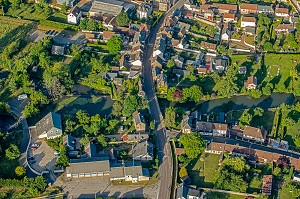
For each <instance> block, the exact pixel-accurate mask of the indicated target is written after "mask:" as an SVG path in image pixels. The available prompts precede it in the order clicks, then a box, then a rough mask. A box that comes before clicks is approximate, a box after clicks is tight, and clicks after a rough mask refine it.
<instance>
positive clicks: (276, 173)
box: [273, 167, 281, 176]
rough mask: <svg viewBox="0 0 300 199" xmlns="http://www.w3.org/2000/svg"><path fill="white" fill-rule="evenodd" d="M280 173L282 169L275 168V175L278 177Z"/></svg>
mask: <svg viewBox="0 0 300 199" xmlns="http://www.w3.org/2000/svg"><path fill="white" fill-rule="evenodd" d="M280 173H281V169H280V168H279V167H275V169H274V170H273V175H274V176H278V175H279V174H280Z"/></svg>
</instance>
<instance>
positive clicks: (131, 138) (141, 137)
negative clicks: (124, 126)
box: [121, 133, 149, 142]
mask: <svg viewBox="0 0 300 199" xmlns="http://www.w3.org/2000/svg"><path fill="white" fill-rule="evenodd" d="M148 139H149V135H148V134H142V133H138V134H127V135H123V136H122V137H121V140H122V141H123V142H142V141H145V140H148Z"/></svg>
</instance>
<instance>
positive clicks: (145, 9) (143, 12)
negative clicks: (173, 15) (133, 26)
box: [136, 3, 152, 19]
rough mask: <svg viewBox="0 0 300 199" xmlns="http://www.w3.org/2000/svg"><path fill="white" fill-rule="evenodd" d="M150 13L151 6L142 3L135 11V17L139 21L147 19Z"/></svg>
mask: <svg viewBox="0 0 300 199" xmlns="http://www.w3.org/2000/svg"><path fill="white" fill-rule="evenodd" d="M151 13H152V5H151V4H146V3H143V4H141V5H140V6H139V7H138V9H137V10H136V16H137V18H139V19H148V17H149V16H150V15H151Z"/></svg>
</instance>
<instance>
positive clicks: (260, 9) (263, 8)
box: [257, 5, 274, 16]
mask: <svg viewBox="0 0 300 199" xmlns="http://www.w3.org/2000/svg"><path fill="white" fill-rule="evenodd" d="M257 13H259V14H266V15H269V16H272V15H274V9H273V8H272V5H270V6H267V5H258V6H257Z"/></svg>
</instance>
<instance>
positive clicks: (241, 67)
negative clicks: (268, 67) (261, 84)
mask: <svg viewBox="0 0 300 199" xmlns="http://www.w3.org/2000/svg"><path fill="white" fill-rule="evenodd" d="M246 73H247V67H246V66H240V67H239V74H241V75H245V74H246Z"/></svg>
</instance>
